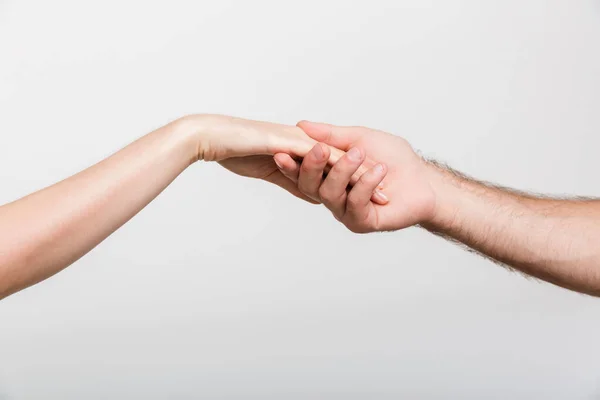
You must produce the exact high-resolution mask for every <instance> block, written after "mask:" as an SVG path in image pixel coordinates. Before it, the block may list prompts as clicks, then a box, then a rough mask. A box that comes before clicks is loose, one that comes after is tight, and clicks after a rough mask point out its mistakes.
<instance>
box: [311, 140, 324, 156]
mask: <svg viewBox="0 0 600 400" xmlns="http://www.w3.org/2000/svg"><path fill="white" fill-rule="evenodd" d="M313 155H314V156H315V158H316V159H317V160H322V159H323V155H324V153H323V148H322V147H321V144H320V143H317V144H316V145H315V147H313Z"/></svg>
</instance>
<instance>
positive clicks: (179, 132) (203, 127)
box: [166, 114, 212, 165]
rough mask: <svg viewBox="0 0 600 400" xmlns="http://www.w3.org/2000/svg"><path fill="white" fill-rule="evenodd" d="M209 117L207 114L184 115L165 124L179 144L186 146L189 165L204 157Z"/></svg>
mask: <svg viewBox="0 0 600 400" xmlns="http://www.w3.org/2000/svg"><path fill="white" fill-rule="evenodd" d="M211 123H212V122H211V118H210V116H208V115H203V114H195V115H186V116H184V117H181V118H179V119H176V120H175V121H173V122H171V123H170V124H168V125H167V126H166V128H168V129H167V131H168V132H169V134H171V135H173V136H174V137H175V138H176V139H175V140H177V141H178V142H179V143H180V144H181V146H183V147H185V148H186V154H188V159H189V162H190V165H191V164H193V163H195V162H196V161H201V160H203V159H204V154H205V148H204V147H205V146H206V143H207V142H208V140H207V136H208V132H209V131H210V124H211Z"/></svg>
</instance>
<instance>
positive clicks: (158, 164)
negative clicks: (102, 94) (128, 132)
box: [0, 121, 198, 298]
mask: <svg viewBox="0 0 600 400" xmlns="http://www.w3.org/2000/svg"><path fill="white" fill-rule="evenodd" d="M196 140H197V139H196V137H195V136H194V132H193V130H190V129H189V126H188V125H186V124H184V123H181V122H180V121H175V122H173V123H171V124H169V125H166V126H164V127H162V128H160V129H158V130H156V131H154V132H152V133H149V134H148V135H146V136H144V137H142V138H140V139H138V140H137V141H135V142H134V143H132V144H130V145H128V146H127V147H125V148H123V149H122V150H120V151H119V152H117V153H115V154H113V155H112V156H111V157H109V158H107V159H105V160H103V161H101V162H99V163H98V164H96V165H93V166H92V167H90V168H88V169H86V170H84V171H82V172H80V173H78V174H76V175H74V176H72V177H70V178H68V179H65V180H63V181H61V182H59V183H57V184H55V185H52V186H50V187H47V188H45V189H43V190H40V191H38V192H35V193H33V194H31V195H29V196H27V197H24V198H22V199H20V200H17V201H14V202H12V203H9V204H6V205H4V206H2V207H0V298H3V297H6V296H8V295H10V294H12V293H14V292H16V291H19V290H21V289H23V288H25V287H27V286H30V285H33V284H35V283H37V282H39V281H41V280H43V279H46V278H48V277H50V276H52V275H54V274H55V273H57V272H59V271H60V270H62V269H63V268H65V267H67V266H68V265H70V264H71V263H72V262H74V261H75V260H77V259H78V258H80V257H81V256H83V255H84V254H86V253H87V252H88V251H90V250H91V249H92V248H93V247H95V246H96V245H97V244H98V243H100V242H101V241H102V240H104V239H105V238H106V237H107V236H108V235H110V234H111V233H112V232H114V231H115V230H116V229H117V228H119V227H120V226H121V225H123V224H124V223H125V222H127V221H128V220H129V219H130V218H131V217H133V216H134V215H135V214H136V213H138V212H139V211H140V210H141V209H142V208H144V206H146V205H147V204H148V203H149V202H150V201H151V200H152V199H154V198H155V197H156V196H157V195H158V194H159V193H160V192H161V191H162V190H163V189H165V188H166V187H167V186H168V185H169V184H170V183H171V182H172V181H173V180H174V179H175V178H176V177H177V176H178V175H179V174H180V173H181V172H182V171H183V170H184V169H185V168H186V167H188V166H189V165H190V164H192V163H193V162H194V161H195V160H196V159H197V156H198V154H197V145H196Z"/></svg>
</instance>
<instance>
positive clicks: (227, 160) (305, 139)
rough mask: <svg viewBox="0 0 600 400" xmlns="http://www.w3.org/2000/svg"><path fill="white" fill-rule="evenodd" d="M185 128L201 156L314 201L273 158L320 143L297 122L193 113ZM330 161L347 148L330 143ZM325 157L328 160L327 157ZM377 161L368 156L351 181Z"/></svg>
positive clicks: (303, 152)
mask: <svg viewBox="0 0 600 400" xmlns="http://www.w3.org/2000/svg"><path fill="white" fill-rule="evenodd" d="M178 123H179V124H181V125H182V126H183V127H184V130H188V131H192V132H194V134H195V137H196V147H197V151H196V154H197V159H198V160H204V161H218V162H219V163H220V164H221V165H223V166H224V167H225V168H227V169H229V170H230V171H232V172H234V173H236V174H238V175H242V176H246V177H251V178H257V179H263V180H265V181H267V182H270V183H274V184H276V185H278V186H281V187H282V188H284V189H285V190H287V191H289V192H290V193H292V194H294V195H295V196H298V197H300V198H301V199H304V200H306V201H309V202H311V203H315V201H314V200H311V199H310V198H309V197H307V196H305V195H304V194H302V193H301V192H300V191H299V190H298V188H297V187H296V185H295V184H293V182H290V181H289V180H288V179H285V177H284V176H283V174H282V173H281V171H280V170H279V168H277V165H276V164H275V163H274V161H273V157H271V156H273V155H274V154H277V153H285V154H288V155H289V156H291V157H292V158H295V159H299V158H303V157H304V156H306V155H307V154H308V153H309V152H310V150H311V149H312V148H313V147H314V145H315V144H316V143H317V142H316V141H315V140H314V139H313V138H311V137H310V136H308V135H307V134H306V133H305V132H304V131H303V130H302V129H300V128H298V127H297V126H290V125H282V124H274V123H269V122H262V121H253V120H247V119H242V118H235V117H228V116H224V115H209V114H200V115H191V116H187V117H184V118H182V119H180V120H179V122H178ZM327 153H328V154H327V164H329V165H333V164H335V163H336V162H337V161H338V160H339V159H340V158H341V157H342V156H343V155H344V152H343V151H342V150H339V149H337V148H335V147H330V148H329V151H328V152H327ZM324 161H325V160H324ZM373 165H374V163H373V162H372V161H370V160H365V162H364V163H363V165H362V166H361V167H360V168H359V169H358V170H357V171H356V173H355V174H354V175H353V176H352V179H351V181H350V182H351V184H353V183H355V182H357V181H358V179H359V178H360V176H361V175H362V174H363V173H364V172H365V171H366V170H367V169H368V168H370V167H372V166H373ZM373 201H375V202H377V203H379V204H385V200H382V199H381V198H378V197H373Z"/></svg>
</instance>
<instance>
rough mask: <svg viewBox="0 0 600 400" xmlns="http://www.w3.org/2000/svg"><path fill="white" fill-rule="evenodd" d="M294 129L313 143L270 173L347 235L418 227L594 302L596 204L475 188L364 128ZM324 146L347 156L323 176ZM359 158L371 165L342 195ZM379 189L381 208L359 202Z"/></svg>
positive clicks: (599, 213)
mask: <svg viewBox="0 0 600 400" xmlns="http://www.w3.org/2000/svg"><path fill="white" fill-rule="evenodd" d="M298 127H300V128H302V130H303V131H304V132H306V134H307V135H308V136H310V137H311V138H313V139H314V140H316V141H318V142H320V143H318V144H316V145H315V146H314V147H313V149H312V150H311V151H310V152H309V154H308V155H307V156H306V157H305V158H304V159H303V161H302V162H301V163H299V162H296V161H295V160H294V159H293V158H292V157H290V156H289V155H288V154H283V153H280V154H276V155H275V156H274V159H275V161H276V163H277V165H278V166H279V168H280V170H281V172H282V173H283V174H284V175H285V176H287V177H288V178H289V179H290V181H292V182H295V183H296V185H297V187H298V190H300V191H301V192H302V193H304V194H305V195H306V196H307V197H309V198H310V199H311V200H313V201H317V202H322V203H323V204H324V205H325V206H326V207H327V208H328V209H329V210H331V212H332V213H333V215H334V216H335V218H337V219H338V220H339V221H341V222H342V223H343V224H344V225H345V226H346V227H348V229H350V230H351V231H353V232H357V233H366V232H374V231H390V230H398V229H403V228H406V227H409V226H413V225H420V226H422V227H424V228H426V229H428V230H429V231H431V232H433V233H436V234H439V235H442V236H444V237H446V238H448V239H451V240H454V241H458V242H461V243H463V244H465V245H466V246H468V247H470V248H471V249H474V250H475V251H477V252H479V253H481V254H483V255H485V256H487V257H489V258H492V259H493V260H496V261H497V262H499V263H501V264H504V265H508V266H510V267H513V268H516V269H518V270H520V271H522V272H524V273H526V274H528V275H531V276H534V277H537V278H540V279H543V280H546V281H548V282H551V283H554V284H556V285H558V286H562V287H564V288H567V289H571V290H575V291H579V292H582V293H587V294H590V295H594V296H600V245H599V243H600V201H599V200H595V199H572V200H561V199H553V198H545V197H539V196H533V195H529V194H527V193H523V192H519V191H515V190H512V189H507V188H503V187H499V186H495V185H491V184H488V183H485V182H480V181H477V180H475V179H472V178H470V177H467V176H465V175H463V174H461V173H459V172H457V171H454V170H452V169H450V168H448V167H445V166H442V165H440V164H438V163H436V162H434V161H427V160H425V159H423V158H421V157H420V156H418V155H417V154H416V153H415V152H414V151H413V149H412V147H411V146H410V144H409V143H408V142H407V141H406V140H404V139H403V138H401V137H398V136H394V135H391V134H389V133H385V132H381V131H377V130H373V129H368V128H363V127H341V126H334V125H329V124H322V123H313V122H307V121H303V122H300V123H299V124H298ZM326 145H329V146H334V147H336V148H339V149H342V150H345V151H347V153H346V155H344V156H343V157H342V158H341V159H340V160H339V161H338V162H337V163H336V164H335V165H334V166H333V167H332V168H331V170H330V171H329V172H328V173H325V170H324V166H325V165H326V163H327V157H328V154H329V153H328V151H329V148H328V147H327V146H326ZM365 155H368V156H369V158H370V159H372V160H374V161H375V162H376V165H375V166H373V167H371V168H370V169H369V170H368V171H367V172H366V173H364V174H363V175H361V178H360V180H359V181H358V182H357V183H356V184H355V185H353V186H352V187H351V188H350V183H351V182H350V177H351V176H352V175H353V174H354V173H355V171H356V170H357V168H358V167H359V166H360V165H361V160H363V159H364V157H365ZM382 181H383V183H382ZM380 185H381V186H382V193H383V194H385V195H386V196H387V197H388V198H389V202H388V203H387V204H385V205H380V204H375V203H373V202H372V201H369V200H370V197H371V194H372V193H373V190H375V188H377V187H379V186H380Z"/></svg>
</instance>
